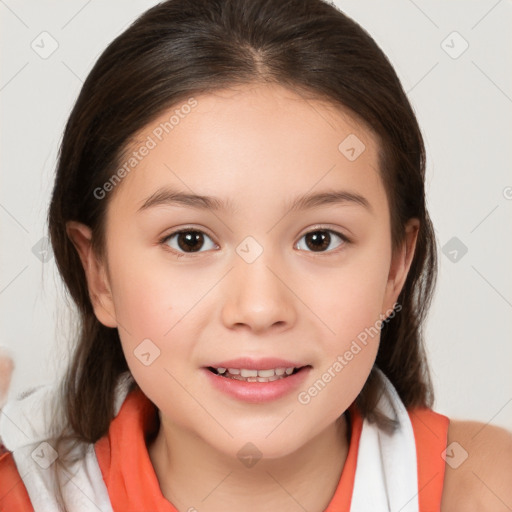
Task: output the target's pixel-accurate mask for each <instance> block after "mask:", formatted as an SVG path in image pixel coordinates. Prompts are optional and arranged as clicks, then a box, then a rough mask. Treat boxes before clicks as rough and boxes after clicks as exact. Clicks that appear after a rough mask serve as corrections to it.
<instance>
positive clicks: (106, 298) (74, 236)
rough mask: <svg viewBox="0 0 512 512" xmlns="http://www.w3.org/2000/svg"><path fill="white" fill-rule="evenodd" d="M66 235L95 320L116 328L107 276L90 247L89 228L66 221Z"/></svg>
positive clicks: (90, 234)
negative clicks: (81, 271)
mask: <svg viewBox="0 0 512 512" xmlns="http://www.w3.org/2000/svg"><path fill="white" fill-rule="evenodd" d="M66 233H67V235H68V237H69V239H70V240H71V242H72V243H73V245H74V246H75V249H76V250H77V252H78V255H79V256H80V260H81V262H82V266H83V267H84V271H85V275H86V278H87V287H88V289H89V297H90V299H91V303H92V305H93V308H94V314H95V315H96V318H97V319H98V320H99V321H100V322H101V323H102V324H103V325H105V326H106V327H117V320H116V312H115V308H114V301H113V298H112V292H111V288H110V283H109V279H108V274H107V271H106V268H105V265H104V263H103V262H101V261H100V260H99V259H98V257H97V255H96V253H95V252H94V250H93V247H92V232H91V228H89V227H88V226H86V225H85V224H81V223H80V222H75V221H68V222H67V223H66Z"/></svg>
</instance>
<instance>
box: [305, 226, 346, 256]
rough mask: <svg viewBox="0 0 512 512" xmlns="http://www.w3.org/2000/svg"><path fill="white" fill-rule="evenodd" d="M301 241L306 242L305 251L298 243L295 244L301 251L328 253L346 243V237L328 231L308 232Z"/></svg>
mask: <svg viewBox="0 0 512 512" xmlns="http://www.w3.org/2000/svg"><path fill="white" fill-rule="evenodd" d="M302 239H304V240H305V242H306V244H305V245H306V249H304V247H299V246H300V242H299V243H298V244H297V247H298V248H299V249H301V250H309V251H312V252H330V251H332V250H333V249H336V248H337V247H339V246H340V245H342V244H343V243H344V242H346V241H347V239H346V237H344V236H343V235H341V234H340V233H337V232H335V231H332V230H330V229H317V230H315V231H310V232H309V233H306V234H305V235H304V236H303V237H302ZM302 239H301V240H302ZM332 244H334V246H332ZM327 249H328V250H327Z"/></svg>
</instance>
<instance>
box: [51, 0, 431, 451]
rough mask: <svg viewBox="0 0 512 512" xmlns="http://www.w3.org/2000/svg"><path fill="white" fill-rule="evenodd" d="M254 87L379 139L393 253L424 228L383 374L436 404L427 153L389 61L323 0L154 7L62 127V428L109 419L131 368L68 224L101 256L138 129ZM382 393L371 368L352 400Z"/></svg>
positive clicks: (108, 56)
mask: <svg viewBox="0 0 512 512" xmlns="http://www.w3.org/2000/svg"><path fill="white" fill-rule="evenodd" d="M251 82H260V83H261V82H268V83H271V82H272V83H279V84H281V85H284V86H286V87H289V88H291V89H292V90H294V91H295V92H297V93H299V94H302V95H303V96H304V97H306V96H307V97H311V98H318V99H324V100H327V101H329V102H330V103H331V104H334V105H337V106H339V107H341V108H344V109H345V110H348V111H349V112H350V113H351V114H352V115H353V116H354V118H356V119H358V120H360V121H362V122H363V123H364V125H365V126H366V127H368V128H369V129H370V130H372V131H373V132H374V133H375V134H377V136H378V139H379V140H380V162H379V163H380V173H381V176H382V180H383V183H384V185H385V188H386V192H387V195H388V200H389V204H390V214H391V221H392V230H391V231H392V232H391V237H392V242H393V248H396V247H398V245H399V244H400V243H401V242H402V241H403V236H404V225H405V223H406V221H407V220H408V219H410V218H413V217H415V218H417V219H419V221H420V228H419V234H418V240H417V246H416V251H415V255H414V259H413V261H412V265H411V268H410V271H409V275H408V277H407V280H406V282H405V285H404V287H403V290H402V292H401V293H400V296H399V299H398V303H399V304H400V306H401V310H400V312H399V313H397V314H396V315H394V318H392V319H390V320H389V321H386V322H385V323H384V325H383V327H382V329H381V343H380V348H379V351H378V355H377V359H376V366H378V367H379V368H380V369H381V370H382V371H383V372H384V374H385V375H386V376H387V377H388V378H389V379H390V380H391V382H392V383H393V385H394V386H395V388H396V390H397V392H398V394H399V396H400V397H401V399H402V401H403V403H404V404H405V406H406V407H407V408H411V407H431V406H432V403H433V392H432V385H431V381H430V376H429V371H428V366H427V362H426V358H425V353H424V348H423V344H422V331H421V329H422V325H423V321H424V317H425V315H426V312H427V310H428V307H429V303H430V300H431V295H432V291H433V287H434V283H435V278H436V271H437V259H436V243H435V236H434V231H433V228H432V225H431V221H430V218H429V215H428V212H427V210H426V205H425V190H424V177H425V176H424V175H425V150H424V145H423V140H422V136H421V133H420V130H419V127H418V124H417V121H416V118H415V115H414V113H413V110H412V108H411V105H410V104H409V101H408V100H407V97H406V95H405V93H404V91H403V89H402V86H401V84H400V82H399V79H398V77H397V75H396V73H395V71H394V69H393V67H392V66H391V64H390V63H389V61H388V59H387V58H386V56H385V55H384V54H383V52H382V51H381V50H380V48H379V47H378V46H377V44H376V43H375V42H374V41H373V39H372V38H371V37H370V36H369V35H368V34H367V32H366V31H365V30H364V29H362V28H361V27H360V26H359V25H358V24H357V23H355V22H354V21H353V20H351V19H350V18H348V17H347V16H346V15H345V14H343V13H342V12H341V11H339V10H338V9H336V8H335V7H334V6H333V5H331V4H329V3H327V2H325V1H322V0H168V1H165V2H163V3H160V4H158V5H156V6H155V7H153V8H151V9H149V10H148V11H147V12H145V13H144V14H143V15H142V16H141V17H140V18H138V19H137V20H136V21H135V22H134V23H133V24H132V25H131V26H129V27H128V29H127V30H126V31H125V32H123V33H122V34H121V35H120V36H118V37H117V38H116V39H115V40H114V41H113V42H112V43H111V44H110V45H109V46H108V47H107V49H106V50H105V51H104V52H103V54H102V55H101V56H100V58H99V59H98V61H97V63H96V64H95V66H94V68H93V69H92V71H91V72H90V74H89V76H88V77H87V79H86V81H85V83H84V85H83V87H82V90H81V92H80V95H79V97H78V99H77V101H76V104H75V106H74V108H73V110H72V112H71V114H70V116H69V119H68V121H67V124H66V127H65V131H64V136H63V140H62V144H61V148H60V153H59V161H58V167H57V172H56V179H55V186H54V189H53V196H52V200H51V205H50V210H49V230H50V237H51V242H52V245H53V251H54V254H55V259H56V262H57V266H58V269H59V271H60V273H61V275H62V277H63V279H64V281H65V284H66V286H67V289H68V290H69V293H70V295H71V297H72V299H73V301H74V302H75V303H76V305H77V308H78V312H79V315H80V332H79V339H78V340H77V344H76V348H75V350H74V355H73V359H72V362H71V364H70V366H69V369H68V372H67V376H66V378H65V379H64V381H63V384H62V400H63V401H64V410H65V416H66V418H65V422H66V424H67V425H68V428H69V432H71V433H72V434H73V435H75V436H76V438H77V439H80V440H83V441H86V442H90V443H92V442H95V441H97V440H98V439H99V438H100V437H101V436H103V435H104V434H105V433H106V432H107V431H108V427H109V424H110V421H111V420H112V417H113V403H114V389H115V384H116V382H117V379H118V377H119V375H120V374H121V373H122V372H124V371H127V370H128V367H127V364H126V361H125V359H124V355H123V352H122V350H121V343H120V339H119V336H118V332H117V330H116V329H111V328H108V327H105V326H103V325H102V324H101V323H100V322H99V321H98V320H97V319H96V317H95V315H94V311H93V308H92V305H91V300H90V298H89V293H88V287H87V282H86V277H85V274H84V270H83V268H82V265H81V262H80V259H79V256H78V253H77V252H76V250H75V248H74V246H73V245H72V243H71V241H70V240H69V238H68V236H67V235H66V222H67V221H70V220H75V221H79V222H82V223H84V224H86V225H88V226H89V227H90V228H91V229H92V232H93V245H94V248H95V250H96V251H97V253H98V255H102V254H103V252H102V251H103V248H104V219H105V211H106V207H107V204H108V197H107V198H106V199H104V200H98V199H97V198H96V197H95V195H94V190H95V189H97V188H98V187H101V186H102V185H103V184H104V183H105V182H106V181H108V179H109V178H110V177H111V176H112V175H113V174H114V172H115V170H116V169H118V166H119V165H120V162H121V161H122V155H123V151H126V149H127V147H129V144H130V141H132V140H133V137H134V135H135V134H136V133H137V132H139V131H140V130H141V129H142V128H144V127H145V126H147V125H148V123H150V122H151V121H152V120H154V119H155V118H156V117H157V116H159V115H161V114H162V113H163V112H164V111H166V110H167V109H169V108H170V107H171V106H174V105H176V104H178V103H179V102H181V101H184V100H186V99H187V98H189V97H191V96H192V95H199V94H202V93H208V92H212V91H214V90H216V89H217V90H218V89H222V88H225V87H230V86H234V85H237V84H247V83H251ZM381 389H382V383H380V382H379V379H378V374H377V373H376V372H374V371H372V373H371V374H370V377H369V378H368V380H367V382H366V383H365V385H364V387H363V389H362V390H361V392H360V394H359V396H358V397H357V404H358V406H359V409H360V411H361V414H362V415H363V417H365V418H368V419H369V420H370V421H377V422H380V423H382V424H384V423H385V422H386V418H384V417H379V416H378V415H375V411H374V408H375V405H376V401H377V399H378V397H379V392H380V391H381Z"/></svg>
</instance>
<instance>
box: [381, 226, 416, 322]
mask: <svg viewBox="0 0 512 512" xmlns="http://www.w3.org/2000/svg"><path fill="white" fill-rule="evenodd" d="M419 227H420V222H419V220H418V219H415V218H414V219H409V220H408V221H407V223H406V225H405V237H404V240H403V243H402V245H401V246H400V247H399V248H397V249H396V251H395V253H394V254H393V257H392V259H391V266H390V269H389V275H388V282H387V284H386V292H385V296H384V303H383V309H384V311H383V312H382V314H383V315H386V312H389V311H390V310H392V309H393V306H394V305H395V303H396V301H397V300H398V296H399V295H400V292H401V291H402V288H403V286H404V284H405V280H406V279H407V274H408V273H409V269H410V267H411V263H412V260H413V257H414V251H415V249H416V241H417V239H418V232H419Z"/></svg>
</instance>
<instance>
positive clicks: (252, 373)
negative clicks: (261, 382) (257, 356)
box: [240, 369, 258, 377]
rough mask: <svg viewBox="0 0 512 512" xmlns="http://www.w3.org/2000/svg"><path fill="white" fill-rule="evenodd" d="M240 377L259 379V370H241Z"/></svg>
mask: <svg viewBox="0 0 512 512" xmlns="http://www.w3.org/2000/svg"><path fill="white" fill-rule="evenodd" d="M240 375H241V376H242V377H257V376H258V370H245V369H242V370H240Z"/></svg>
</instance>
